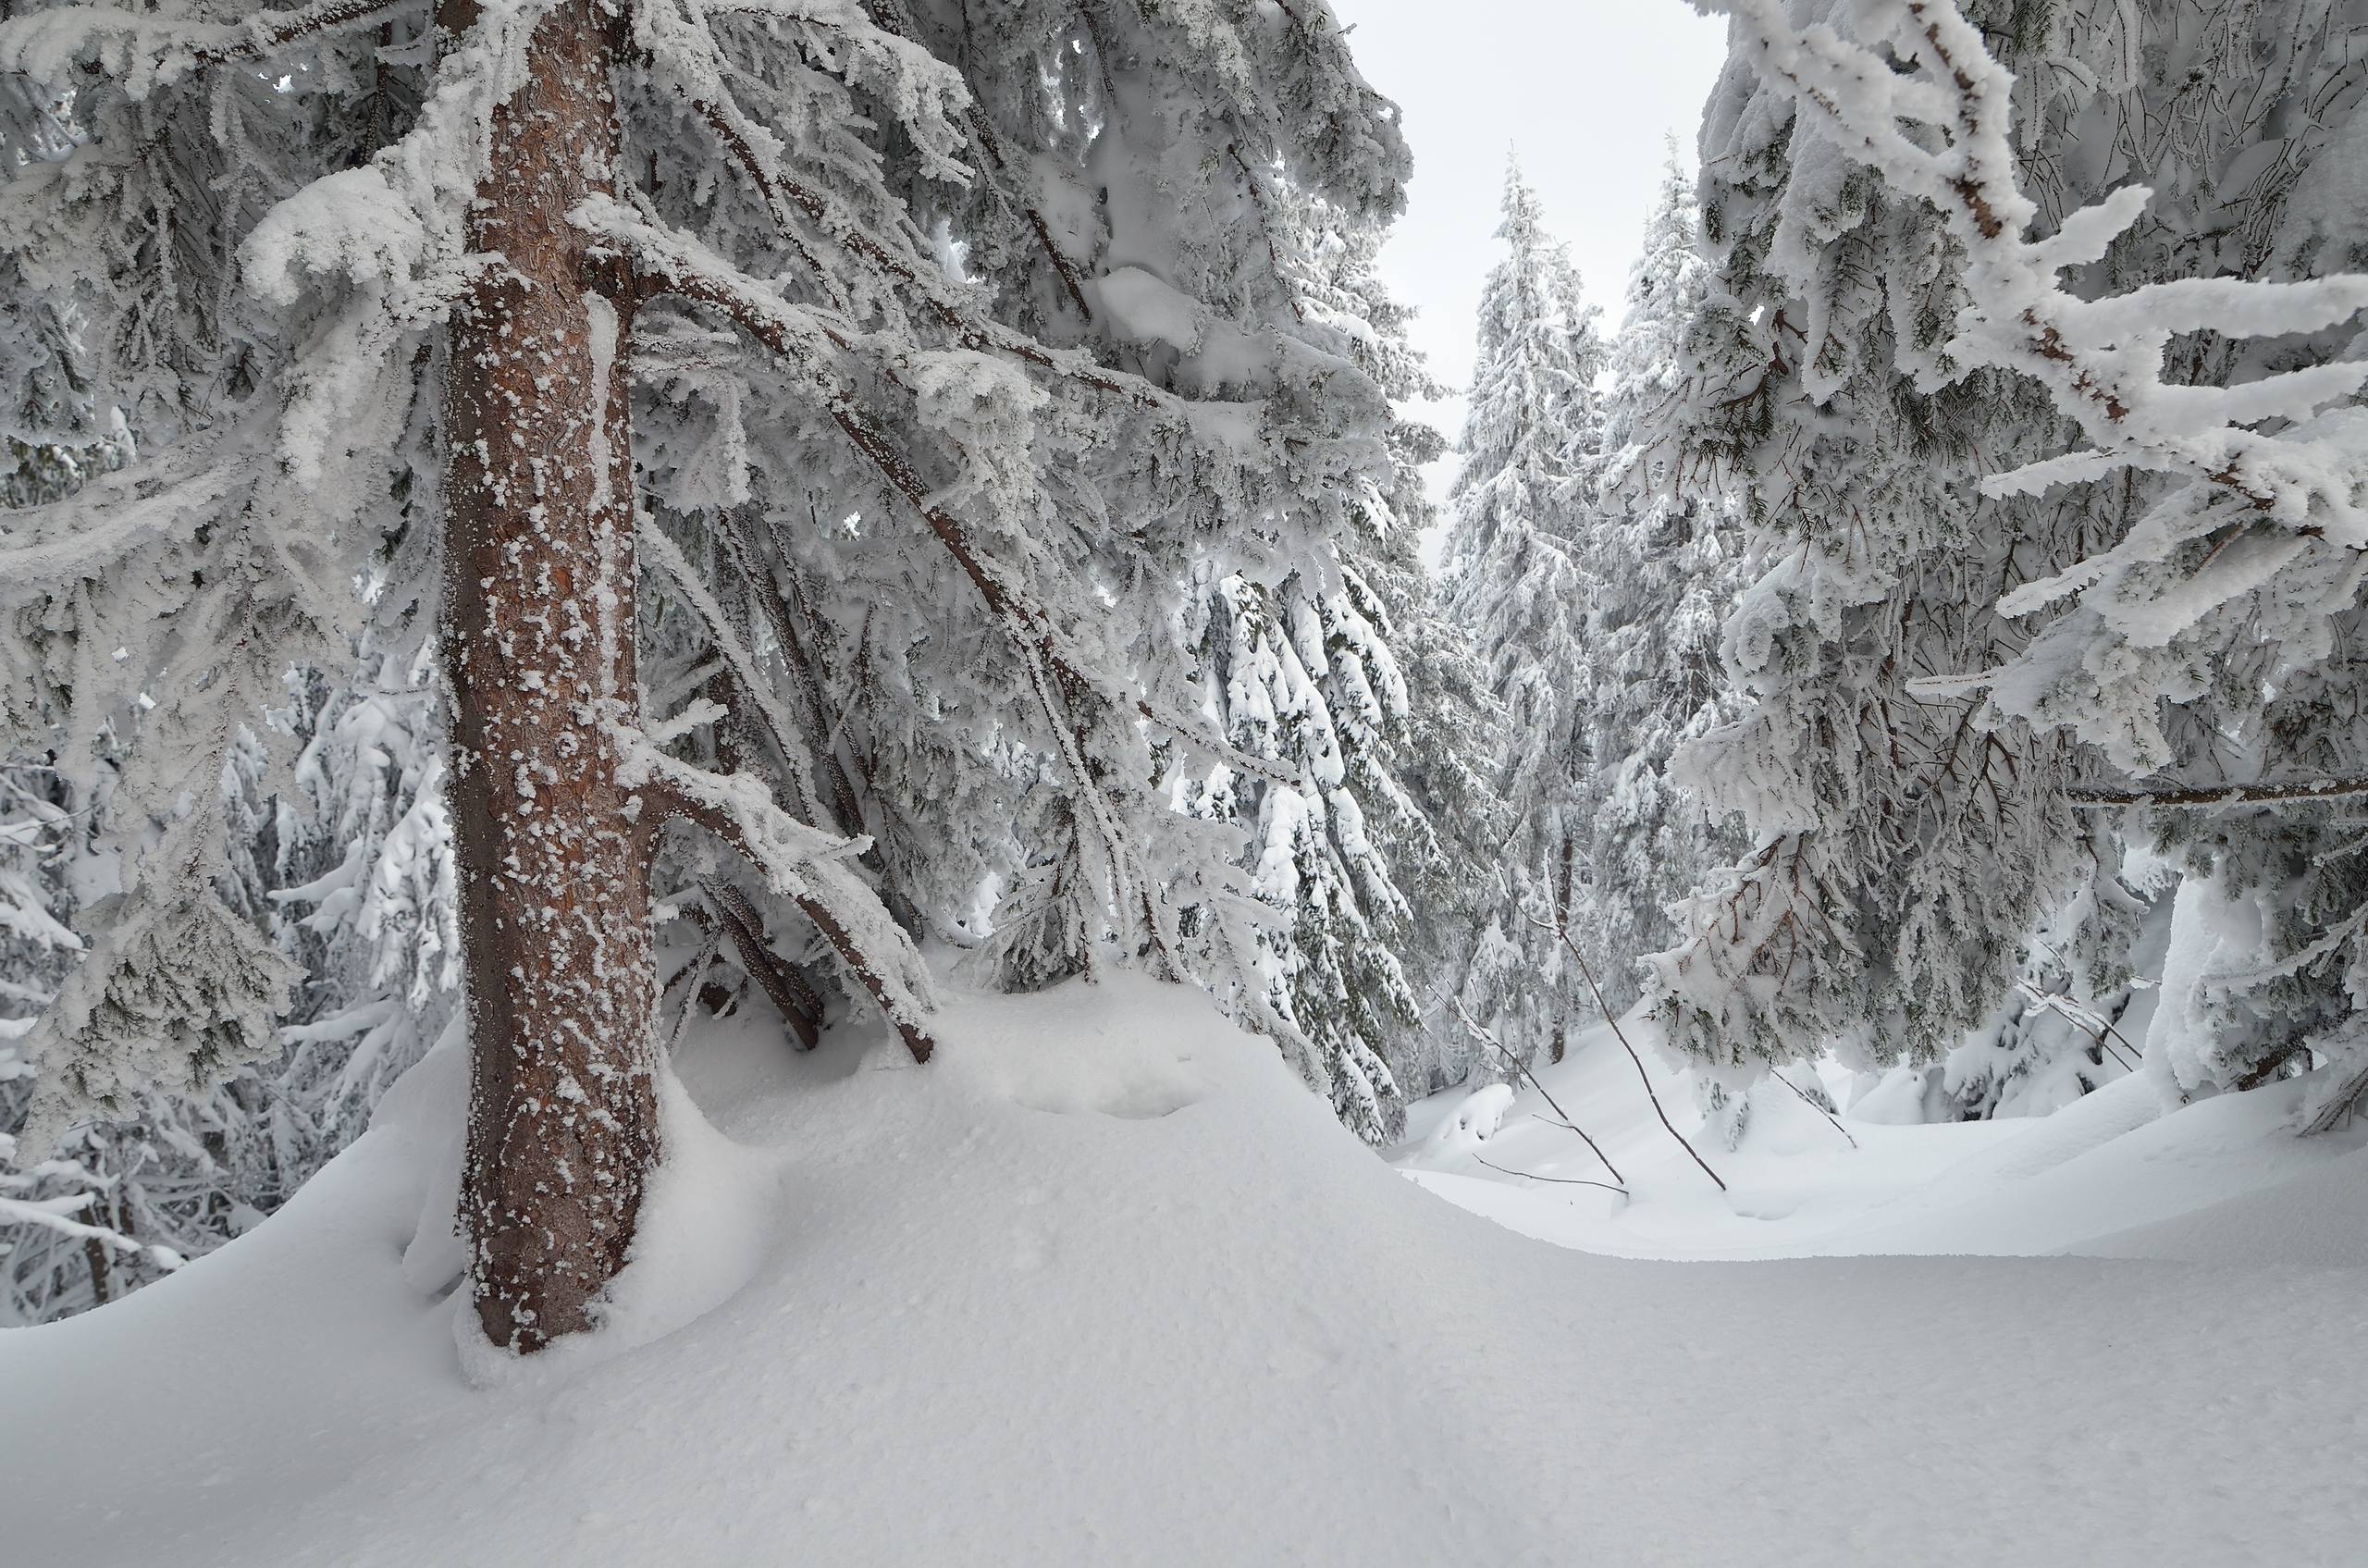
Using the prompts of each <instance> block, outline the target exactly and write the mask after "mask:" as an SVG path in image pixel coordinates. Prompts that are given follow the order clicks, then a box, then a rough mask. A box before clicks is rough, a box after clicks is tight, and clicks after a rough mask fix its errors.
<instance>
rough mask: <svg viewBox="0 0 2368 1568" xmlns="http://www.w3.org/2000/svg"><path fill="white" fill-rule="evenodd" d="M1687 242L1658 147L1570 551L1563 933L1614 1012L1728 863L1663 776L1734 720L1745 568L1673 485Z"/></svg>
mask: <svg viewBox="0 0 2368 1568" xmlns="http://www.w3.org/2000/svg"><path fill="white" fill-rule="evenodd" d="M1698 241H1699V223H1698V219H1697V215H1696V209H1695V196H1694V181H1693V178H1692V177H1691V175H1689V174H1688V173H1687V171H1686V170H1685V169H1684V167H1682V166H1681V165H1680V163H1679V162H1678V158H1677V153H1676V149H1675V147H1674V146H1672V147H1671V150H1670V157H1669V163H1668V165H1667V167H1665V168H1664V170H1663V172H1662V177H1661V184H1660V189H1659V192H1658V194H1657V195H1656V197H1655V200H1654V204H1653V210H1652V213H1651V215H1650V216H1649V217H1648V218H1647V222H1646V226H1645V236H1644V244H1643V248H1642V250H1641V252H1640V253H1639V254H1638V256H1637V259H1636V262H1635V264H1634V266H1633V267H1632V268H1631V269H1630V272H1629V277H1628V293H1627V301H1626V308H1625V312H1624V314H1623V315H1622V318H1621V323H1620V331H1619V334H1618V336H1617V337H1616V338H1615V339H1614V340H1612V345H1611V353H1610V389H1609V391H1608V393H1607V394H1606V396H1605V399H1604V426H1603V439H1602V451H1601V454H1600V456H1599V457H1598V459H1597V463H1596V465H1595V467H1594V469H1593V470H1592V472H1591V473H1590V474H1589V475H1588V480H1589V490H1590V495H1591V502H1592V504H1591V505H1590V506H1589V508H1588V510H1587V512H1586V513H1585V519H1584V523H1583V527H1582V533H1581V536H1580V540H1579V547H1578V549H1579V554H1580V558H1581V562H1582V565H1583V568H1584V569H1585V571H1586V573H1587V574H1588V576H1589V577H1590V578H1591V579H1592V580H1594V581H1596V582H1598V583H1600V584H1601V585H1602V590H1601V593H1600V595H1599V597H1598V598H1597V601H1596V604H1595V607H1594V611H1593V614H1592V616H1591V617H1590V620H1589V623H1588V628H1587V637H1586V641H1587V647H1588V649H1589V652H1590V655H1591V656H1590V658H1589V659H1588V660H1587V661H1586V665H1585V673H1586V676H1587V685H1586V686H1585V693H1584V696H1583V698H1581V701H1582V704H1583V707H1584V711H1585V723H1586V726H1587V735H1588V740H1587V746H1586V751H1587V755H1588V758H1589V759H1590V763H1591V771H1590V775H1589V780H1588V785H1587V791H1586V793H1587V796H1588V798H1589V799H1590V800H1591V801H1592V802H1593V803H1594V814H1593V818H1592V821H1591V823H1590V833H1589V836H1588V840H1587V846H1586V848H1585V851H1584V857H1585V867H1586V872H1587V875H1586V887H1585V896H1584V897H1583V898H1582V900H1581V908H1580V912H1579V915H1578V917H1577V919H1576V920H1575V922H1574V923H1575V924H1576V925H1577V926H1578V927H1579V929H1580V930H1582V931H1584V932H1585V933H1586V936H1587V939H1588V941H1589V942H1590V943H1592V944H1593V945H1595V946H1596V948H1597V950H1598V951H1599V952H1600V953H1601V954H1602V955H1603V961H1602V963H1601V964H1600V965H1599V966H1598V967H1597V981H1598V982H1600V983H1601V984H1602V986H1603V989H1604V993H1605V1000H1606V1002H1607V1003H1608V1005H1609V1006H1610V1007H1611V1008H1612V1009H1613V1010H1614V1011H1615V1012H1619V1011H1624V1010H1625V1009H1626V1008H1627V1007H1628V1006H1630V1005H1631V1004H1633V1003H1634V1001H1635V1000H1636V997H1637V994H1638V992H1639V986H1640V980H1641V976H1640V969H1639V966H1640V961H1641V960H1642V959H1643V958H1644V957H1645V956H1646V955H1647V954H1651V953H1657V952H1659V951H1661V950H1662V949H1664V948H1667V947H1669V946H1670V945H1672V943H1673V942H1674V940H1675V938H1676V927H1675V926H1674V925H1673V924H1672V922H1671V920H1670V917H1669V913H1668V906H1669V905H1670V904H1671V902H1673V901H1675V900H1677V899H1681V898H1683V897H1684V896H1686V895H1689V894H1691V893H1692V892H1693V891H1694V890H1696V888H1699V887H1701V886H1703V885H1704V884H1705V883H1707V882H1708V880H1709V877H1710V874H1711V872H1712V870H1713V868H1715V867H1716V866H1718V865H1721V864H1722V863H1724V862H1725V861H1726V860H1727V859H1729V858H1732V857H1733V851H1734V848H1735V847H1736V846H1735V845H1734V843H1733V840H1734V838H1735V836H1736V835H1735V829H1734V827H1733V824H1732V823H1731V822H1726V821H1713V820H1712V818H1711V815H1710V812H1709V811H1708V809H1707V807H1706V806H1705V804H1704V803H1703V800H1702V799H1701V797H1700V796H1698V795H1697V794H1696V792H1695V791H1693V790H1692V789H1691V788H1689V787H1688V786H1687V785H1686V784H1684V783H1683V782H1681V781H1680V780H1679V779H1677V778H1675V777H1673V776H1672V775H1671V758H1672V757H1673V756H1674V754H1675V753H1676V751H1677V749H1678V747H1679V746H1680V745H1681V744H1682V743H1684V742H1685V741H1687V740H1689V739H1693V738H1695V737H1696V736H1698V735H1702V734H1703V733H1705V732H1706V731H1707V730H1708V729H1709V728H1711V727H1713V726H1714V725H1715V724H1717V723H1719V722H1723V721H1724V720H1726V719H1729V718H1732V717H1733V714H1732V711H1731V710H1732V707H1733V704H1732V702H1731V701H1730V700H1729V699H1728V698H1727V687H1726V685H1725V684H1724V681H1723V679H1722V675H1721V669H1720V663H1719V634H1720V627H1721V623H1723V622H1724V620H1725V618H1726V613H1727V610H1728V607H1729V605H1730V603H1731V602H1732V600H1733V597H1734V594H1735V591H1736V589H1737V587H1738V586H1740V579H1741V569H1742V559H1741V557H1742V539H1741V530H1740V528H1739V527H1738V526H1737V525H1736V519H1735V516H1734V508H1733V502H1732V500H1731V498H1729V497H1728V496H1727V495H1726V494H1725V493H1723V492H1722V491H1721V490H1719V489H1717V488H1711V487H1703V486H1693V485H1689V484H1687V483H1685V481H1684V475H1683V474H1682V473H1681V468H1680V458H1679V448H1680V446H1681V445H1682V438H1681V435H1680V432H1678V431H1677V430H1676V429H1675V428H1674V427H1673V425H1674V421H1673V419H1672V415H1673V414H1674V413H1675V411H1676V410H1677V409H1678V407H1679V406H1680V404H1681V401H1682V399H1683V397H1684V364H1683V353H1684V339H1685V335H1686V333H1687V332H1688V331H1689V330H1691V328H1692V327H1693V324H1694V323H1695V321H1696V318H1697V317H1698V316H1699V315H1700V314H1701V312H1702V310H1703V306H1704V302H1705V300H1706V298H1707V295H1708V277H1707V274H1708V267H1707V265H1705V263H1704V262H1703V260H1702V258H1701V257H1700V255H1699V254H1698V253H1697V245H1698Z"/></svg>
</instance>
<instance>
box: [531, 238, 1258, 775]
mask: <svg viewBox="0 0 2368 1568" xmlns="http://www.w3.org/2000/svg"><path fill="white" fill-rule="evenodd" d="M574 220H575V221H576V222H577V223H578V224H580V225H582V226H583V227H584V228H586V229H588V230H590V231H591V232H593V233H596V234H598V235H600V236H601V237H602V238H604V239H607V240H609V241H611V242H613V243H616V244H618V245H620V246H623V247H624V248H625V249H627V250H629V251H630V252H631V253H633V255H634V256H635V261H636V263H637V265H638V266H639V267H640V269H641V275H642V277H643V278H645V279H647V280H648V283H649V284H650V285H651V286H652V287H654V288H659V289H662V290H665V291H667V292H671V293H672V294H674V295H675V296H677V297H678V298H681V299H685V300H688V301H691V302H696V303H699V304H704V305H707V306H709V307H710V308H712V309H714V310H716V311H718V312H720V313H721V314H722V315H724V316H725V317H726V318H727V319H729V320H731V321H732V322H734V323H735V324H736V325H738V326H739V327H741V329H742V330H744V331H746V333H747V334H748V335H749V336H750V337H752V338H755V339H756V340H758V341H759V342H760V343H762V344H764V345H765V347H767V348H769V349H771V350H772V351H773V352H775V353H777V354H779V355H781V356H782V357H783V359H785V360H787V361H789V362H790V363H791V364H795V365H796V366H798V367H799V368H800V369H801V370H803V371H804V372H805V373H806V374H807V375H808V377H810V378H811V380H812V383H813V385H814V388H815V390H816V392H817V394H818V396H819V401H820V404H821V406H822V408H823V410H824V411H825V412H826V413H828V414H829V415H830V416H831V419H832V422H833V424H835V425H837V426H838V427H839V429H840V431H841V432H842V433H843V434H844V435H845V436H846V438H847V439H848V440H849V441H850V442H852V443H853V444H854V446H855V448H856V450H857V451H858V452H860V453H861V454H862V455H863V457H864V459H865V461H866V462H868V463H870V465H871V466H872V468H873V469H874V470H875V471H876V472H877V473H878V474H879V475H880V476H881V477H882V479H884V480H885V481H886V482H887V483H888V485H889V487H890V488H892V489H893V490H894V491H895V492H896V493H897V494H898V495H899V496H901V497H903V498H904V500H906V501H907V502H908V503H910V504H911V506H912V508H913V510H914V511H915V512H918V513H919V515H920V518H921V520H922V521H923V522H924V523H926V524H927V525H929V529H930V532H931V534H932V535H934V536H935V537H936V538H937V539H938V541H939V542H940V543H941V544H942V545H943V546H944V548H945V550H946V552H947V553H948V554H949V555H951V556H952V557H953V558H954V561H955V563H956V565H957V566H959V567H960V568H961V570H962V574H963V576H964V577H965V578H967V579H968V581H969V583H970V584H971V586H973V587H974V588H976V589H977V590H978V593H979V597H980V599H981V600H982V601H983V602H984V603H985V605H986V607H987V609H988V611H989V612H990V613H992V614H993V616H994V617H995V619H996V620H997V622H998V623H1000V624H1001V625H1002V626H1003V627H1004V628H1005V632H1006V633H1007V634H1008V635H1009V636H1010V637H1011V638H1012V641H1013V644H1014V646H1015V648H1017V649H1018V651H1019V653H1020V656H1021V658H1022V661H1024V663H1025V664H1026V666H1027V668H1028V669H1029V671H1030V679H1031V681H1032V682H1033V683H1034V685H1036V687H1037V688H1038V691H1039V694H1040V696H1041V698H1042V705H1043V707H1044V709H1045V711H1046V713H1047V716H1048V717H1050V718H1051V719H1052V720H1053V722H1054V723H1055V728H1056V730H1057V731H1060V732H1062V733H1063V734H1064V735H1066V733H1067V731H1068V730H1069V729H1070V728H1071V726H1072V724H1073V722H1074V719H1073V716H1072V715H1071V714H1069V713H1068V712H1067V711H1066V710H1067V709H1068V708H1070V707H1071V706H1072V705H1074V704H1075V703H1077V702H1078V701H1079V700H1082V699H1086V698H1092V699H1096V700H1100V701H1103V702H1106V703H1108V704H1110V705H1111V706H1112V707H1113V708H1116V709H1120V710H1124V709H1129V708H1131V709H1132V710H1134V711H1135V712H1136V713H1138V714H1140V715H1141V717H1142V718H1143V719H1144V720H1146V721H1148V722H1151V723H1153V724H1155V725H1158V726H1159V727H1160V728H1162V729H1164V730H1166V731H1168V732H1170V733H1171V734H1173V735H1176V736H1178V738H1179V739H1182V740H1184V741H1186V742H1187V743H1189V744H1190V745H1191V746H1192V747H1195V748H1197V749H1199V750H1202V751H1203V752H1205V753H1207V754H1208V755H1209V756H1210V757H1212V758H1214V759H1216V760H1218V761H1221V762H1223V763H1225V764H1227V766H1229V767H1233V768H1237V769H1240V771H1241V772H1247V773H1252V774H1255V775H1257V776H1259V777H1261V778H1264V779H1268V780H1271V781H1273V782H1275V783H1278V784H1291V785H1296V784H1298V783H1299V780H1298V779H1297V778H1296V777H1295V776H1292V775H1290V774H1289V773H1287V772H1284V771H1282V770H1281V769H1278V768H1277V767H1275V766H1274V765H1272V764H1270V763H1267V762H1264V761H1263V760H1261V759H1257V758H1254V757H1252V756H1249V755H1248V754H1246V753H1244V752H1242V751H1240V749H1239V748H1238V747H1233V746H1232V745H1230V744H1228V743H1227V741H1226V740H1225V739H1224V738H1223V737H1222V736H1220V735H1215V733H1213V732H1212V730H1211V729H1210V726H1209V725H1208V724H1207V723H1206V722H1203V721H1202V720H1200V719H1199V718H1197V717H1196V716H1194V715H1191V714H1186V713H1178V712H1175V711H1173V710H1168V709H1166V708H1165V707H1164V706H1163V705H1160V704H1156V703H1154V702H1153V701H1152V700H1151V699H1150V698H1148V697H1145V696H1143V695H1141V694H1139V693H1135V692H1129V691H1121V690H1118V689H1116V688H1114V687H1112V686H1110V685H1107V684H1105V683H1104V682H1102V681H1099V680H1097V679H1095V678H1093V677H1092V675H1090V674H1089V673H1087V665H1086V663H1085V662H1084V661H1080V660H1079V659H1078V658H1077V657H1075V656H1074V655H1073V654H1072V653H1071V651H1070V649H1069V645H1068V638H1067V636H1066V635H1065V634H1064V633H1063V632H1062V631H1061V629H1060V627H1059V625H1058V623H1056V622H1055V619H1054V617H1053V615H1052V614H1051V612H1050V611H1047V610H1045V609H1044V607H1043V606H1042V605H1041V604H1038V603H1037V602H1035V600H1034V599H1032V597H1030V595H1029V594H1028V593H1027V592H1026V591H1025V590H1024V589H1023V588H1021V587H1019V586H1018V585H1016V584H1014V583H1013V582H1012V581H1010V579H1009V578H1008V577H1007V575H1006V574H1005V573H1004V572H1003V571H1002V570H1001V569H1000V568H999V567H998V566H997V565H996V563H995V562H993V559H992V558H991V557H989V556H988V555H986V554H985V553H984V552H983V551H982V550H981V549H980V548H979V547H978V545H977V543H976V540H975V537H974V535H973V531H972V530H971V529H970V528H969V527H968V525H965V524H964V523H963V522H962V521H961V520H960V519H959V518H957V517H956V516H955V515H954V514H953V513H952V512H949V511H947V510H946V508H945V507H944V505H943V504H942V503H940V502H939V501H938V500H936V499H935V497H934V492H933V491H932V490H931V487H930V486H929V484H928V483H927V482H926V481H925V480H924V479H923V478H922V477H921V475H920V473H919V470H918V469H916V468H915V467H914V465H913V463H912V462H911V460H910V459H909V458H907V456H906V455H905V453H904V452H903V451H900V450H898V448H897V447H896V445H895V444H894V442H893V441H892V440H890V439H889V438H888V437H887V435H886V434H885V432H884V431H883V430H882V428H881V426H880V425H879V423H878V422H877V421H876V420H874V419H872V418H871V417H870V415H869V414H867V413H866V412H865V410H864V408H863V406H862V403H861V402H860V401H859V400H858V398H857V394H856V391H855V389H854V387H853V385H852V384H851V382H850V381H849V379H848V378H847V377H845V375H844V374H842V373H841V371H840V370H839V368H838V363H839V360H840V359H841V357H842V356H854V355H857V354H859V353H860V352H864V351H867V350H870V349H871V348H872V347H873V345H872V344H871V343H870V340H869V339H868V337H867V335H865V334H863V333H860V332H857V330H855V329H854V328H852V327H848V326H846V325H845V324H844V323H841V322H838V321H836V320H833V319H831V318H829V317H826V316H823V315H819V314H818V313H816V312H814V311H811V310H809V309H807V308H805V307H803V306H800V305H796V304H793V303H790V302H787V301H785V300H783V299H782V298H781V296H780V295H779V294H778V293H776V292H775V291H773V290H771V289H769V288H767V287H766V286H765V285H763V284H762V283H759V281H757V280H756V279H755V278H750V277H748V276H747V275H746V274H745V273H743V272H741V271H740V270H739V269H738V268H737V267H734V265H732V264H731V263H730V262H728V261H726V260H724V259H723V258H722V257H721V256H719V255H717V254H715V253H713V252H712V251H710V250H709V249H708V248H707V247H706V246H705V245H703V244H701V243H700V242H699V241H697V240H695V239H691V238H689V237H687V236H685V235H682V234H678V233H675V232H672V231H671V230H669V229H666V228H660V227H659V226H658V225H657V224H655V223H653V222H651V221H649V220H648V218H647V217H645V216H643V215H642V214H639V213H637V212H635V211H634V210H633V209H632V208H630V207H627V206H626V205H624V204H623V203H620V202H616V201H613V200H596V201H592V202H587V203H586V204H584V205H582V206H581V207H579V208H577V209H576V212H575V214H574ZM895 352H896V351H895V350H894V349H893V348H882V349H879V350H878V351H877V353H878V356H879V357H881V358H882V359H883V360H885V361H886V362H888V363H889V364H890V366H891V368H893V366H894V355H895ZM1067 760H1069V761H1070V763H1071V765H1072V767H1073V769H1075V770H1076V771H1077V772H1079V778H1080V780H1081V781H1087V782H1090V777H1091V775H1090V770H1089V769H1088V768H1087V766H1086V764H1085V761H1084V759H1083V757H1082V755H1081V754H1080V755H1079V756H1076V757H1074V758H1071V759H1067ZM1092 793H1095V794H1097V795H1098V786H1097V787H1096V789H1095V790H1094V791H1093V792H1092Z"/></svg>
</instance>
